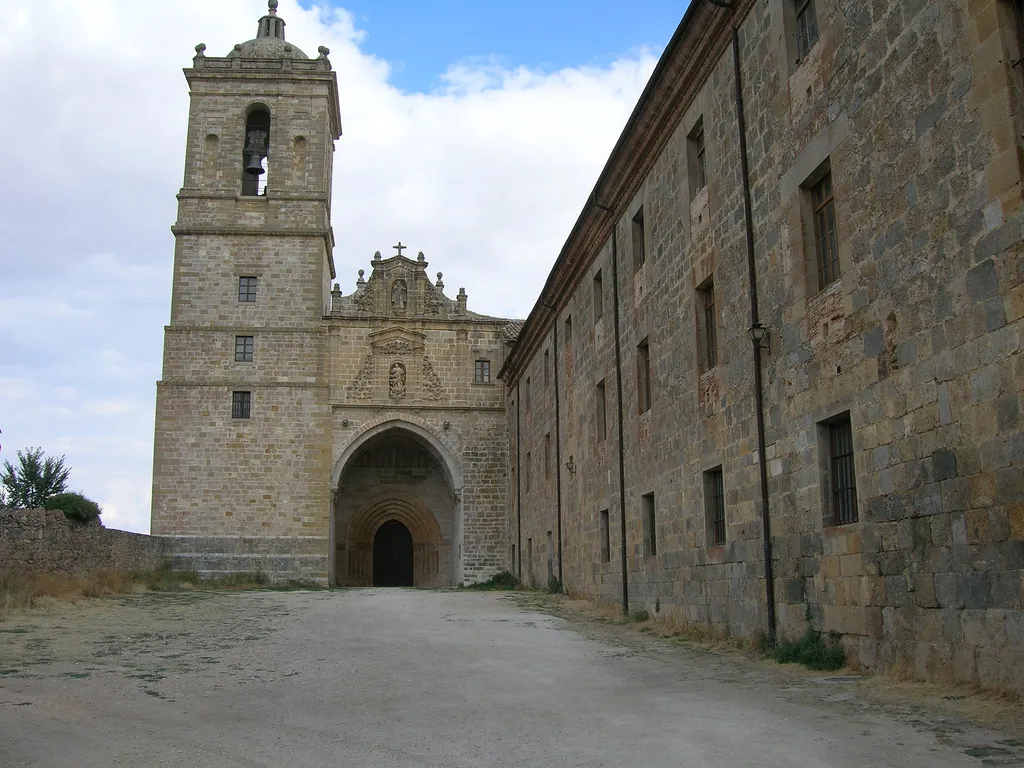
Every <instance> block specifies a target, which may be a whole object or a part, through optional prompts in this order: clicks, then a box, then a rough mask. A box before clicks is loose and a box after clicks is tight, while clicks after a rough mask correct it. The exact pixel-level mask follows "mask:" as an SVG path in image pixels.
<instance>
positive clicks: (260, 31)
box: [256, 0, 284, 40]
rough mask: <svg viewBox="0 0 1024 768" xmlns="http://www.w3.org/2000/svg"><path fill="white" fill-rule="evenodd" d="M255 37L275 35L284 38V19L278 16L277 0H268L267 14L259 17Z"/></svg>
mask: <svg viewBox="0 0 1024 768" xmlns="http://www.w3.org/2000/svg"><path fill="white" fill-rule="evenodd" d="M256 37H277V38H280V39H281V40H284V19H281V18H278V15H277V0H268V2H267V15H266V16H264V17H263V18H262V19H260V22H259V27H258V28H257V30H256Z"/></svg>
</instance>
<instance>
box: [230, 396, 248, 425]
mask: <svg viewBox="0 0 1024 768" xmlns="http://www.w3.org/2000/svg"><path fill="white" fill-rule="evenodd" d="M251 412H252V392H232V393H231V418H232V419H248V418H249V416H250V413H251Z"/></svg>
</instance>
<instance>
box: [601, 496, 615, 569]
mask: <svg viewBox="0 0 1024 768" xmlns="http://www.w3.org/2000/svg"><path fill="white" fill-rule="evenodd" d="M598 518H599V520H600V524H601V562H602V563H609V562H611V559H612V546H611V537H610V536H609V533H610V531H609V528H608V510H607V509H602V510H601V511H600V512H599V513H598Z"/></svg>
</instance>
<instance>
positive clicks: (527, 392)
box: [523, 376, 533, 413]
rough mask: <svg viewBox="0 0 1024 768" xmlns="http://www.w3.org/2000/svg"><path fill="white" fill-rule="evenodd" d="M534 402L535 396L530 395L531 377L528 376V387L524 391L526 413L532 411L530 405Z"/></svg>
mask: <svg viewBox="0 0 1024 768" xmlns="http://www.w3.org/2000/svg"><path fill="white" fill-rule="evenodd" d="M532 403H533V398H532V397H531V396H530V377H529V376H527V377H526V388H525V391H524V392H523V410H524V411H525V412H526V413H529V412H530V406H531V404H532Z"/></svg>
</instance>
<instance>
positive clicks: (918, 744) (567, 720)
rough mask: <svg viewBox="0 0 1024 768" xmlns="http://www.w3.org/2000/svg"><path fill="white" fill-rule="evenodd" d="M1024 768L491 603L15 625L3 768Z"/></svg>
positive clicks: (202, 604) (2, 653)
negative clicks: (998, 767)
mask: <svg viewBox="0 0 1024 768" xmlns="http://www.w3.org/2000/svg"><path fill="white" fill-rule="evenodd" d="M983 765H986V766H1024V743H1021V742H1018V741H1014V740H1013V739H1010V738H1008V737H1006V736H1005V735H1001V734H999V733H997V732H995V731H991V730H987V729H983V728H978V727H975V726H970V725H968V724H966V723H964V722H961V721H958V720H955V719H951V718H949V717H942V716H939V715H934V714H933V715H927V714H923V713H922V712H921V711H919V710H917V709H914V708H910V707H908V708H904V709H900V708H892V707H884V706H878V705H877V704H876V703H873V702H872V701H871V700H870V699H869V698H867V697H865V696H863V695H862V694H861V693H859V692H858V684H857V683H856V682H855V681H850V680H844V679H842V678H840V679H834V678H821V677H809V676H807V675H804V674H795V673H791V672H787V671H785V670H781V671H780V670H778V669H773V668H769V667H767V666H766V665H764V664H760V663H758V662H756V661H753V660H750V659H745V658H742V657H739V656H731V655H719V654H713V653H709V652H707V651H700V650H696V649H692V648H690V649H687V648H680V647H669V644H667V643H660V642H647V641H642V642H641V641H630V640H629V639H628V638H626V637H624V636H623V634H622V633H619V634H618V635H616V633H615V632H610V631H604V630H601V629H600V628H595V627H592V626H589V625H585V624H581V623H577V622H572V621H567V620H566V619H563V618H555V617H552V616H548V615H545V614H542V613H536V612H532V611H530V610H529V609H526V608H522V607H520V606H518V605H517V603H516V602H515V601H514V600H512V599H510V598H508V597H507V596H502V595H497V594H489V593H460V592H423V591H412V590H379V589H378V590H350V591H331V592H326V591H324V592H287V593H275V592H241V593H191V594H190V593H184V594H173V595H140V596H133V597H125V598H113V599H105V600H96V601H88V602H83V603H79V604H78V605H72V606H64V607H60V608H57V609H52V610H51V611H50V612H34V613H31V614H27V615H23V616H18V617H14V618H10V619H7V620H6V621H3V622H0V766H4V767H5V768H6V767H7V766H12V767H13V766H47V767H48V768H63V767H64V766H69V767H71V766H74V767H75V768H80V767H81V766H105V767H108V766H175V767H177V766H197V767H199V766H202V767H203V768H205V767H206V766H218V767H221V766H222V767H224V768H228V767H234V766H272V767H274V768H276V767H278V766H299V767H301V766H353V768H368V767H370V766H439V767H440V766H453V767H454V766H458V767H459V768H462V767H463V766H465V767H466V768H469V767H470V766H472V767H473V768H477V767H480V766H487V767H488V768H490V767H491V766H524V767H525V766H538V767H539V766H544V767H545V768H552V767H555V766H593V767H597V766H609V767H610V766H614V767H615V768H624V767H631V766H680V767H682V766H686V767H687V768H689V767H691V766H692V767H693V768H702V767H704V766H707V767H708V768H717V767H719V766H721V767H722V768H737V767H738V766H758V767H759V768H775V767H778V768H793V767H794V766H807V767H810V768H814V767H815V766H822V767H824V766H828V767H829V768H846V767H847V766H849V767H850V768H854V767H856V768H861V766H899V768H944V767H945V766H965V767H972V768H976V767H978V766H983Z"/></svg>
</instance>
